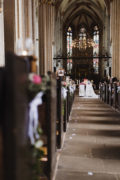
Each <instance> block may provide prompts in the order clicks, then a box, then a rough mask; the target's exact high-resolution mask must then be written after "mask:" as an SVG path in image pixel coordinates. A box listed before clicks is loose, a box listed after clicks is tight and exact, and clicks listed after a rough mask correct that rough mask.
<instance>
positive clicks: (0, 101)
mask: <svg viewBox="0 0 120 180" xmlns="http://www.w3.org/2000/svg"><path fill="white" fill-rule="evenodd" d="M4 82H5V81H4V68H0V179H1V180H3V168H4V164H3V120H4V119H3V118H4V117H3V111H4V90H5V89H4Z"/></svg>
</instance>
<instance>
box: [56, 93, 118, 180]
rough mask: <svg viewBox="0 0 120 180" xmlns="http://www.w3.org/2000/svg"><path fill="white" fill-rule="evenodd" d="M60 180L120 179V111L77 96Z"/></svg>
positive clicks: (61, 163) (57, 178)
mask: <svg viewBox="0 0 120 180" xmlns="http://www.w3.org/2000/svg"><path fill="white" fill-rule="evenodd" d="M56 180H120V114H119V113H117V112H115V111H114V110H113V109H112V108H111V107H109V106H108V105H106V104H104V103H103V102H101V101H100V100H99V99H86V98H80V97H78V96H76V97H75V101H74V104H73V108H72V113H71V117H70V122H69V126H68V129H67V133H66V137H65V142H64V146H63V149H62V151H61V155H60V159H59V164H58V169H57V175H56Z"/></svg>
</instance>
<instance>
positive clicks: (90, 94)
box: [85, 81, 98, 98]
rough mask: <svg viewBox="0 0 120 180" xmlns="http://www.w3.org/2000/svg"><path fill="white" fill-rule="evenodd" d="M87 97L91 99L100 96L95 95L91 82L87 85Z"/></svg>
mask: <svg viewBox="0 0 120 180" xmlns="http://www.w3.org/2000/svg"><path fill="white" fill-rule="evenodd" d="M85 96H86V97H91V98H98V95H97V94H95V92H94V89H93V86H92V83H91V82H90V81H88V82H87V83H86V94H85Z"/></svg>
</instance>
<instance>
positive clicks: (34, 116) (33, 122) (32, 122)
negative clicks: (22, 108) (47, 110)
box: [28, 92, 43, 145]
mask: <svg viewBox="0 0 120 180" xmlns="http://www.w3.org/2000/svg"><path fill="white" fill-rule="evenodd" d="M42 96H43V92H39V93H38V94H37V95H36V96H35V98H34V99H33V100H32V101H31V102H30V104H29V107H30V109H29V125H28V137H29V138H30V141H31V144H32V145H34V144H35V139H38V138H39V134H38V132H37V127H38V105H41V104H42Z"/></svg>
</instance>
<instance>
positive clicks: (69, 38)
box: [67, 27, 72, 74]
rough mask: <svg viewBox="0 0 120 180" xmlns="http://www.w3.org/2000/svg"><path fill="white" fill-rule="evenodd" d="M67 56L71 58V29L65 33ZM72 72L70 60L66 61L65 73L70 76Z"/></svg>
mask: <svg viewBox="0 0 120 180" xmlns="http://www.w3.org/2000/svg"><path fill="white" fill-rule="evenodd" d="M67 56H68V57H71V56H72V28H71V27H69V28H68V31H67ZM71 70H72V59H68V60H67V73H68V74H71Z"/></svg>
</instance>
